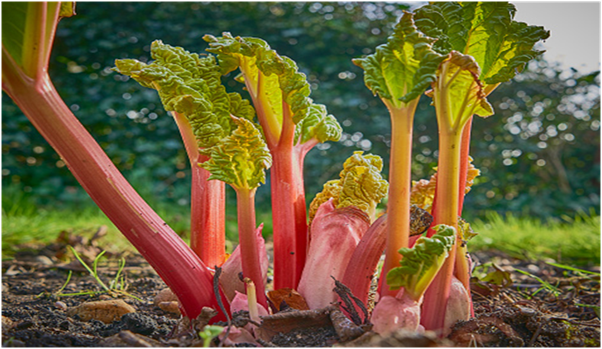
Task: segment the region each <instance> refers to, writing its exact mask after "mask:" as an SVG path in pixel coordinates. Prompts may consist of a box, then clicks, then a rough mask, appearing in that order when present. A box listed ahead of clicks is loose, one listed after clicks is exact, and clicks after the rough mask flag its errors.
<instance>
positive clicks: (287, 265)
mask: <svg viewBox="0 0 602 349" xmlns="http://www.w3.org/2000/svg"><path fill="white" fill-rule="evenodd" d="M204 39H205V41H207V42H208V43H209V45H210V48H209V49H208V50H207V51H209V52H211V53H214V54H216V55H217V58H218V60H219V64H220V67H221V69H222V74H228V73H230V72H232V71H235V70H237V69H239V70H240V75H239V77H238V79H237V80H239V81H241V82H244V84H245V87H246V88H247V91H248V92H249V95H250V97H251V100H252V101H253V105H254V106H255V110H256V111H257V118H258V121H259V124H260V125H261V128H262V130H263V134H264V136H265V141H266V143H267V146H268V148H269V150H270V153H271V154H272V158H273V167H272V169H271V172H270V173H271V179H270V181H271V193H272V217H273V231H274V235H273V236H274V288H275V289H280V288H284V287H288V288H296V287H297V285H298V282H299V279H300V278H301V272H302V270H303V265H304V264H305V258H306V253H307V239H308V238H307V208H306V203H305V189H304V183H303V161H304V158H305V155H306V154H307V152H308V151H309V150H311V148H312V147H313V146H315V145H316V144H318V143H321V142H326V141H338V139H339V138H340V136H341V127H340V126H339V124H338V123H337V121H336V119H335V118H334V117H333V116H332V115H329V114H328V113H327V112H326V108H325V107H324V106H323V105H319V104H314V103H313V101H312V100H311V99H310V98H309V94H310V88H309V83H308V82H307V80H306V77H305V75H304V74H302V73H300V72H298V68H297V65H296V63H295V62H293V61H292V60H291V59H290V58H288V57H285V56H280V55H278V53H276V51H274V50H272V49H271V48H270V47H269V45H268V44H267V43H266V42H265V41H263V40H261V39H258V38H242V37H233V36H232V35H231V34H229V33H224V34H223V35H222V36H221V37H215V36H212V35H206V36H205V37H204Z"/></svg>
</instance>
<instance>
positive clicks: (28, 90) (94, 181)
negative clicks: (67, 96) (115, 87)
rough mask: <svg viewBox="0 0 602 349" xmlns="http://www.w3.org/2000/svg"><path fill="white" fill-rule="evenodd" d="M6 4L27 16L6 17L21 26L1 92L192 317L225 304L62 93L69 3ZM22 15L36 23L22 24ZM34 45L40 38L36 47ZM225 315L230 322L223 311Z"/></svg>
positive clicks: (5, 58)
mask: <svg viewBox="0 0 602 349" xmlns="http://www.w3.org/2000/svg"><path fill="white" fill-rule="evenodd" d="M63 5H69V4H63ZM2 6H3V10H4V11H5V14H9V13H10V12H11V11H18V12H20V13H25V17H22V16H16V15H15V16H11V15H8V16H7V18H12V19H14V21H12V22H11V23H12V27H14V28H15V29H16V28H21V34H17V33H12V32H11V31H10V30H3V33H2V34H3V46H2V89H3V90H4V91H5V92H6V93H7V94H8V95H9V96H10V97H11V98H12V99H13V101H14V102H15V103H16V104H17V105H18V106H19V108H21V110H22V111H23V113H24V114H25V115H27V117H28V118H29V120H30V121H31V122H32V124H33V125H34V127H35V128H36V129H37V130H38V131H39V132H40V133H41V134H42V136H43V137H44V138H45V139H46V140H47V141H48V143H49V144H50V145H51V146H52V147H53V148H54V149H55V150H56V151H57V153H58V154H59V155H60V156H61V158H62V159H63V160H64V161H65V163H66V164H67V166H68V168H69V169H70V170H71V172H72V173H73V175H74V176H75V178H76V179H77V180H78V182H79V183H80V184H81V185H82V187H83V188H84V189H85V190H86V192H87V193H88V194H89V195H90V197H91V198H92V200H94V202H95V203H96V204H97V205H98V206H99V208H100V209H101V210H102V211H103V212H104V213H105V214H106V215H107V217H108V218H109V219H110V220H111V221H112V222H113V223H114V224H115V226H116V227H117V228H118V229H119V230H120V231H121V232H122V233H123V234H124V235H125V237H126V238H127V239H128V240H129V241H130V242H131V243H132V244H133V245H134V247H136V249H137V250H138V251H139V252H140V254H142V256H144V258H145V259H146V260H147V261H148V262H149V264H150V265H151V266H152V267H153V268H154V269H155V270H156V271H157V273H158V274H159V275H160V276H161V278H162V279H163V280H164V281H165V283H166V284H167V285H168V286H169V287H170V288H171V289H172V291H173V292H174V294H175V295H176V296H177V297H178V299H179V300H180V303H181V305H182V308H183V311H184V314H185V316H188V317H190V318H195V317H196V316H198V315H199V314H200V313H201V309H202V308H203V307H205V306H209V307H212V308H214V309H219V307H218V305H217V301H216V295H215V294H214V293H213V283H212V275H211V273H210V272H209V271H208V270H207V268H206V267H205V265H204V264H203V263H202V261H201V260H200V259H199V258H198V257H197V256H196V254H194V252H193V251H192V250H191V249H190V248H189V247H188V246H187V245H186V244H185V243H184V242H183V241H182V240H181V239H180V238H179V236H178V235H177V234H176V233H175V232H174V231H173V230H172V229H171V228H170V227H169V226H168V225H167V223H165V222H164V221H163V220H162V219H161V218H160V217H159V216H158V215H157V214H156V213H155V212H154V211H153V210H152V208H150V207H149V206H148V205H147V204H146V202H144V200H143V199H142V198H141V197H140V196H139V195H138V194H137V193H136V191H135V190H134V189H133V188H132V187H131V185H130V184H129V183H128V182H127V181H126V179H125V178H124V177H123V176H122V174H121V173H120V172H119V171H118V170H117V169H116V168H115V165H114V164H113V163H112V161H111V160H110V159H109V158H108V157H107V155H106V154H105V153H104V151H103V150H102V149H101V147H100V146H99V145H98V143H96V141H95V140H94V138H93V137H92V136H91V135H90V134H89V133H88V132H87V130H86V129H85V128H84V126H83V125H82V124H81V123H80V122H79V120H78V119H77V118H76V117H75V116H74V115H73V114H72V113H71V111H70V109H69V108H68V107H67V106H66V105H65V103H64V102H63V100H62V99H61V98H60V96H59V94H58V92H57V91H56V90H55V88H54V86H53V84H52V82H51V80H50V77H49V76H48V74H47V64H48V57H49V55H50V50H51V46H52V39H53V38H54V31H55V28H56V23H57V22H58V19H59V13H61V16H62V15H63V10H65V7H64V6H60V7H59V6H58V4H57V3H12V4H10V5H7V4H2ZM11 6H12V7H11ZM67 10H68V8H67ZM59 11H60V12H59ZM20 18H29V19H35V20H32V21H27V20H26V21H24V22H22V23H18V20H19V19H20ZM6 36H11V40H10V41H11V43H10V44H9V45H8V46H6V45H4V43H8V41H9V40H5V39H6ZM19 37H21V38H22V39H24V40H25V39H27V40H29V44H28V43H27V42H25V41H23V42H20V43H19V44H18V45H16V44H15V42H16V41H18V38H19ZM15 38H17V39H16V40H15ZM32 42H35V43H37V44H36V47H35V48H34V47H33V46H31V43H32ZM36 49H37V50H36ZM33 52H38V55H37V56H36V55H34V54H33ZM26 57H27V58H26ZM33 57H36V58H35V59H34V60H33V61H29V63H27V60H28V59H31V58H33ZM24 58H26V59H25V60H23V59H24ZM24 63H25V64H24ZM219 318H220V319H223V318H224V316H223V314H221V315H220V316H219Z"/></svg>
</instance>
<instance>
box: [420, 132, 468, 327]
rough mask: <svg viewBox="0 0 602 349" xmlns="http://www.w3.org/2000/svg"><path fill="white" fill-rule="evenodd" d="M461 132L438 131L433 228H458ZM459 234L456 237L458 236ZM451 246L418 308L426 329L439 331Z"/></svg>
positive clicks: (450, 271) (453, 253)
mask: <svg viewBox="0 0 602 349" xmlns="http://www.w3.org/2000/svg"><path fill="white" fill-rule="evenodd" d="M461 136H462V133H461V132H457V131H453V130H444V129H440V130H439V139H440V144H441V145H442V146H440V148H439V164H438V168H437V171H438V173H439V174H443V173H445V174H446V176H442V175H439V176H438V177H437V191H436V197H437V202H438V203H439V204H437V205H436V206H435V208H434V209H435V211H434V214H433V218H434V223H433V224H434V225H438V224H441V223H443V224H447V225H449V226H452V227H454V228H455V229H456V230H457V229H458V194H459V186H458V181H459V174H460V171H459V170H460V140H461ZM458 235H459V234H458ZM460 244H461V242H459V243H456V244H454V246H453V247H452V250H451V252H450V255H449V257H448V258H447V260H446V261H445V263H444V264H443V267H442V268H441V270H440V271H439V274H438V275H437V277H436V278H435V280H434V281H433V283H432V284H431V286H430V287H429V288H428V289H427V291H426V294H425V299H427V300H428V302H425V303H424V305H423V306H422V324H423V325H424V327H425V328H426V329H442V328H443V321H444V315H445V309H446V306H447V300H448V298H449V285H450V283H451V278H452V275H453V272H454V265H455V260H456V247H457V246H458V245H460Z"/></svg>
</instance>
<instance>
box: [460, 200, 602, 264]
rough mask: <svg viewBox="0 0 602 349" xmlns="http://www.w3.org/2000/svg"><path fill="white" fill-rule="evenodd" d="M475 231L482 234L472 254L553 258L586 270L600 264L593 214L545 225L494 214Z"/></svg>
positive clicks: (475, 225) (596, 218)
mask: <svg viewBox="0 0 602 349" xmlns="http://www.w3.org/2000/svg"><path fill="white" fill-rule="evenodd" d="M472 227H473V229H474V231H475V232H478V233H479V235H477V236H476V237H475V238H474V239H472V240H471V241H470V243H469V245H468V246H469V250H472V251H474V250H479V249H497V250H501V251H504V252H506V253H508V254H510V255H512V256H514V257H518V258H529V259H542V258H552V259H554V260H556V261H557V262H565V263H567V264H571V265H583V266H585V265H599V264H600V216H598V215H596V214H595V212H593V211H592V212H590V213H589V214H585V213H582V214H579V215H577V216H576V217H573V218H571V217H562V220H549V221H546V222H542V221H540V220H539V219H534V218H524V217H521V218H519V217H516V216H513V215H510V214H509V215H506V216H500V215H499V214H497V213H491V214H489V215H488V216H487V219H486V220H482V221H479V220H478V221H475V222H474V223H473V224H472Z"/></svg>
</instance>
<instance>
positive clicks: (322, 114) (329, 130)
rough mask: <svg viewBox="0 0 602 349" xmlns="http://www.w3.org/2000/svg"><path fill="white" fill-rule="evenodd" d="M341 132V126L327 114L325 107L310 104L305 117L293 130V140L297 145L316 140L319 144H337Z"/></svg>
mask: <svg viewBox="0 0 602 349" xmlns="http://www.w3.org/2000/svg"><path fill="white" fill-rule="evenodd" d="M342 132H343V129H342V128H341V125H339V123H338V121H337V119H335V117H334V116H332V115H331V114H328V112H327V111H326V106H324V105H322V104H312V105H311V107H310V108H309V113H308V115H307V117H305V119H303V120H301V121H300V122H299V123H298V124H297V127H296V128H295V140H296V142H298V143H306V142H308V141H309V140H311V139H316V140H317V141H318V142H320V143H324V142H326V141H333V142H337V141H338V140H339V139H340V138H341V134H342Z"/></svg>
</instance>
